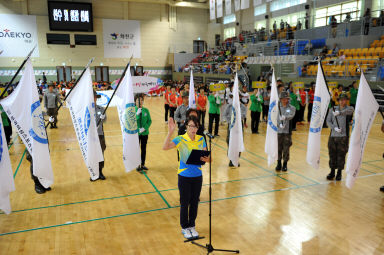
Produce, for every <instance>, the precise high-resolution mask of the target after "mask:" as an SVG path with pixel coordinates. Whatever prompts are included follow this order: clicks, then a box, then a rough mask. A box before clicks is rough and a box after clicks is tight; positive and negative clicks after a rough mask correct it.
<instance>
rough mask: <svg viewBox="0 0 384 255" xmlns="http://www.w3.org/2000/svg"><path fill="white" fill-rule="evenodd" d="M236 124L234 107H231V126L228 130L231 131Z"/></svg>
mask: <svg viewBox="0 0 384 255" xmlns="http://www.w3.org/2000/svg"><path fill="white" fill-rule="evenodd" d="M235 122H236V110H235V107H233V106H232V114H231V126H230V128H229V129H232V128H233V126H234V125H235Z"/></svg>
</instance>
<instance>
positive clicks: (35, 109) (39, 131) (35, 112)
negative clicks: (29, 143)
mask: <svg viewBox="0 0 384 255" xmlns="http://www.w3.org/2000/svg"><path fill="white" fill-rule="evenodd" d="M31 116H32V128H31V129H30V130H29V134H30V135H31V136H32V138H33V139H35V140H36V141H37V142H39V143H43V144H47V143H48V139H47V134H46V132H45V124H44V118H43V114H42V112H41V108H40V102H39V101H36V102H34V103H33V104H32V105H31Z"/></svg>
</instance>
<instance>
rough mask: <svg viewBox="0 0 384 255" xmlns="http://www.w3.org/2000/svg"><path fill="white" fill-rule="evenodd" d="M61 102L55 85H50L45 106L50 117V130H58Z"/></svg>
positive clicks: (45, 95)
mask: <svg viewBox="0 0 384 255" xmlns="http://www.w3.org/2000/svg"><path fill="white" fill-rule="evenodd" d="M60 102H61V100H60V94H59V93H57V91H55V90H54V84H53V83H50V84H49V85H48V91H47V92H45V94H44V106H45V108H46V109H47V114H48V116H50V124H51V126H50V128H57V108H58V107H59V104H60Z"/></svg>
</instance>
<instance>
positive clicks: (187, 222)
mask: <svg viewBox="0 0 384 255" xmlns="http://www.w3.org/2000/svg"><path fill="white" fill-rule="evenodd" d="M186 124H187V125H186V126H187V132H186V133H185V134H184V135H179V136H176V137H175V138H174V139H173V140H171V137H172V134H173V132H174V131H175V128H176V124H175V121H174V120H173V118H169V121H168V135H167V137H166V138H165V141H164V145H163V150H170V149H173V148H175V147H176V148H177V149H178V151H179V154H180V165H179V169H178V171H177V173H178V187H179V193H180V225H181V228H182V229H181V233H182V234H183V236H184V237H185V238H187V239H194V238H197V237H199V234H198V233H197V231H196V228H195V220H196V217H197V208H198V205H199V198H200V192H201V186H202V184H203V176H202V171H201V165H192V164H187V163H186V162H187V160H188V158H189V155H190V154H191V152H192V150H207V144H206V143H205V140H204V138H203V137H202V136H200V135H197V134H196V132H197V130H198V128H199V119H198V118H197V117H195V116H189V117H188V119H187V121H186ZM200 160H201V161H204V162H209V160H210V158H209V157H201V158H200Z"/></svg>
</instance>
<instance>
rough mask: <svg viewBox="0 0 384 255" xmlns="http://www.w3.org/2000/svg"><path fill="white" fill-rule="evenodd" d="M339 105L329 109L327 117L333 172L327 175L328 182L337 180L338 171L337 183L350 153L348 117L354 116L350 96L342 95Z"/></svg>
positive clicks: (330, 160)
mask: <svg viewBox="0 0 384 255" xmlns="http://www.w3.org/2000/svg"><path fill="white" fill-rule="evenodd" d="M338 100H339V105H338V106H335V107H334V108H333V109H329V112H328V116H327V124H328V126H329V128H330V129H331V134H330V136H329V140H328V152H329V167H330V168H331V172H330V173H329V174H328V175H327V179H328V180H333V178H335V170H336V169H338V170H337V175H336V181H340V180H341V178H342V176H341V171H342V170H343V169H344V164H345V155H346V154H347V152H348V138H349V121H348V118H347V116H350V115H352V114H353V107H351V106H348V105H347V102H348V96H347V94H345V93H341V94H340V96H339V98H338Z"/></svg>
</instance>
